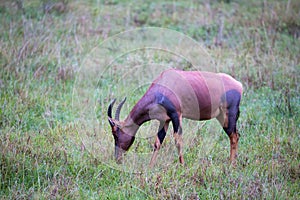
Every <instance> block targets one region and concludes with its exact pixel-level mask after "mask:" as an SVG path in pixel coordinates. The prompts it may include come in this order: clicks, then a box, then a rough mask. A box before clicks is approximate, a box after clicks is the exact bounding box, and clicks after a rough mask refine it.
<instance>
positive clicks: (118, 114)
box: [115, 97, 126, 121]
mask: <svg viewBox="0 0 300 200" xmlns="http://www.w3.org/2000/svg"><path fill="white" fill-rule="evenodd" d="M125 101H126V97H125V98H124V100H123V101H122V102H121V103H120V104H119V105H118V107H117V110H116V116H115V119H116V120H118V121H119V120H120V112H121V109H122V106H123V104H124V103H125Z"/></svg>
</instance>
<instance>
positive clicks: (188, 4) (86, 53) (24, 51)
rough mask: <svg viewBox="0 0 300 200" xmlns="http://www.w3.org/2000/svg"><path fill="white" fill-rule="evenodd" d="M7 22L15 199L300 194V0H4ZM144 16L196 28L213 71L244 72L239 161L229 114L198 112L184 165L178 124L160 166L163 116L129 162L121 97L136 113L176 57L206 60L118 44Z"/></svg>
mask: <svg viewBox="0 0 300 200" xmlns="http://www.w3.org/2000/svg"><path fill="white" fill-rule="evenodd" d="M0 27H1V28H0V31H1V34H0V44H1V45H0V72H1V73H0V198H1V199H63V198H64V199H299V198H300V145H299V142H300V134H299V133H300V97H299V92H300V90H299V89H300V88H299V78H300V64H299V61H300V2H299V1H297V0H286V1H284V0H270V1H263V0H261V1H249V0H239V1H237V0H229V1H221V0H211V1H209V0H204V1H156V0H154V1H152V0H151V1H150V0H146V1H124V0H89V1H69V0H62V1H59V0H53V1H51V0H43V1H37V0H33V1H27V0H24V1H23V0H18V1H1V2H0ZM143 27H161V28H165V31H167V30H172V31H174V32H176V33H177V34H182V35H185V36H186V38H189V40H192V41H194V42H196V43H199V44H201V45H203V48H204V49H205V51H206V52H207V53H208V54H209V55H210V60H212V62H210V61H209V62H207V63H208V64H210V68H205V69H206V70H211V71H218V72H225V73H228V74H231V75H232V76H233V77H235V78H236V79H237V80H239V81H240V82H242V84H243V86H244V94H243V97H242V101H241V106H240V109H241V114H240V118H239V121H238V128H239V132H240V134H241V137H240V142H239V152H238V153H239V157H238V163H237V166H236V167H232V166H230V165H229V147H230V146H229V139H228V137H227V135H226V134H225V133H224V132H223V131H222V128H221V126H220V125H219V124H218V123H217V121H216V120H211V121H206V122H195V121H188V120H185V121H184V125H183V134H184V135H183V138H184V144H185V146H184V158H185V162H186V163H185V165H184V166H182V165H180V164H179V162H178V159H177V151H176V148H175V145H174V141H173V138H172V134H171V131H172V128H171V127H170V128H169V132H168V133H167V137H166V139H165V142H164V144H163V146H162V148H161V150H160V153H159V156H158V160H157V164H156V166H155V167H154V168H153V169H149V168H148V167H147V165H148V162H149V161H150V157H151V152H152V146H151V145H152V144H153V143H154V139H155V138H154V136H155V132H156V130H157V122H155V121H153V122H149V123H146V124H144V125H143V127H141V128H140V130H139V132H138V133H137V138H136V140H135V143H134V145H133V146H132V147H131V149H130V151H129V152H128V155H127V156H126V159H125V161H124V163H123V164H121V165H117V164H116V163H115V161H114V157H113V154H114V143H113V137H112V135H111V132H110V127H109V124H108V121H107V114H106V112H107V106H108V104H109V103H110V101H111V100H112V99H113V98H117V99H118V101H117V102H120V101H121V100H122V99H123V98H124V96H127V102H126V104H125V105H124V108H123V110H122V112H121V119H124V117H126V114H127V113H129V111H130V109H131V108H132V107H133V106H134V104H135V103H136V102H137V101H138V99H139V98H141V96H142V95H143V93H144V92H145V91H146V89H147V87H149V84H150V83H151V80H152V79H153V78H154V77H155V76H156V75H157V74H159V73H160V72H161V71H163V70H164V69H167V68H170V67H173V68H180V69H183V70H193V69H202V68H201V67H199V68H197V66H194V63H193V62H191V61H190V60H189V59H185V58H183V57H181V56H178V54H174V53H170V52H169V51H160V50H157V49H153V48H148V49H147V48H144V49H143V48H141V49H135V50H134V49H130V48H129V50H134V51H128V52H126V49H125V52H123V53H122V52H121V53H120V54H114V53H113V52H114V51H118V45H119V46H120V44H116V42H115V40H114V39H111V38H113V36H115V35H116V34H120V33H124V31H129V30H135V29H136V28H143ZM139 30H141V29H139ZM159 30H160V31H162V29H159ZM158 32H159V31H158ZM162 32H164V31H162ZM135 33H136V32H135ZM172 33H173V32H172ZM121 35H122V34H121ZM129 35H130V34H129ZM159 35H163V34H158V36H157V37H159ZM175 35H176V34H175ZM157 37H153V38H151V37H145V38H142V39H139V41H143V42H145V43H147V42H148V43H149V44H151V42H152V41H154V40H155V38H157ZM162 37H163V36H162ZM168 39H170V40H169V41H170V43H171V44H174V43H175V42H178V40H177V41H176V37H175V40H174V41H172V39H174V38H170V37H165V38H164V41H166V44H168ZM136 40H138V38H133V39H132V42H129V43H126V45H129V46H130V45H131V44H132V45H133V44H134V42H136ZM107 41H108V42H107ZM164 41H161V42H164ZM148 43H147V44H148ZM158 43H159V42H158ZM105 45H109V48H108V47H104V46H105ZM121 45H122V44H121ZM169 45H170V44H169ZM181 45H182V46H181V48H183V49H184V50H190V51H191V54H192V55H193V56H192V57H194V58H198V59H199V60H206V59H208V58H207V56H204V55H201V54H200V52H197V51H196V52H193V49H192V48H190V46H188V45H186V44H185V43H181ZM95 47H96V48H95ZM107 49H108V51H106V50H107ZM175 53H176V52H175ZM110 57H112V60H111V62H110V63H105V62H103V60H106V59H107V58H110ZM91 60H92V62H91V63H90V61H91ZM103 63H104V64H105V65H103ZM196 64H197V62H196ZM95 66H96V67H95ZM95 72H96V73H95ZM91 77H92V78H91Z"/></svg>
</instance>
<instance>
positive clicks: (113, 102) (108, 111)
mask: <svg viewBox="0 0 300 200" xmlns="http://www.w3.org/2000/svg"><path fill="white" fill-rule="evenodd" d="M115 102H116V99H113V100H112V102H111V103H110V104H109V106H108V110H107V115H108V117H110V118H112V117H111V111H112V108H113V106H114V104H115Z"/></svg>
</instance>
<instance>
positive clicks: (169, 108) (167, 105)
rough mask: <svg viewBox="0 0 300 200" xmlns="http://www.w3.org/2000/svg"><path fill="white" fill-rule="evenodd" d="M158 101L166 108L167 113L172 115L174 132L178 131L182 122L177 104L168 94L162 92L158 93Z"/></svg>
mask: <svg viewBox="0 0 300 200" xmlns="http://www.w3.org/2000/svg"><path fill="white" fill-rule="evenodd" d="M156 103H157V104H159V105H161V106H163V107H164V108H165V109H166V111H167V115H168V116H169V117H170V119H171V121H172V124H173V128H174V132H175V133H178V130H179V124H180V122H179V116H178V113H177V111H176V107H175V105H174V104H173V103H172V101H171V100H170V99H169V98H168V97H167V96H165V95H163V94H161V93H157V94H156Z"/></svg>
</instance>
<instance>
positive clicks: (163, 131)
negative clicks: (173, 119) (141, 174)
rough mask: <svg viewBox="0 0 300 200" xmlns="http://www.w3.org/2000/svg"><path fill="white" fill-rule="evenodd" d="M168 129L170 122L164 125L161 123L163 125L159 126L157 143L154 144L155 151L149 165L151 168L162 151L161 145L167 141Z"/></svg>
mask: <svg viewBox="0 0 300 200" xmlns="http://www.w3.org/2000/svg"><path fill="white" fill-rule="evenodd" d="M168 127H169V122H168V121H167V122H165V123H164V124H163V123H161V125H160V126H159V131H158V133H157V136H156V139H155V143H154V151H153V154H152V157H151V161H150V164H149V165H150V167H151V168H152V167H153V166H154V165H155V162H156V158H157V154H158V151H159V149H160V146H161V144H162V143H163V141H164V139H165V136H166V133H167V130H168Z"/></svg>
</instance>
